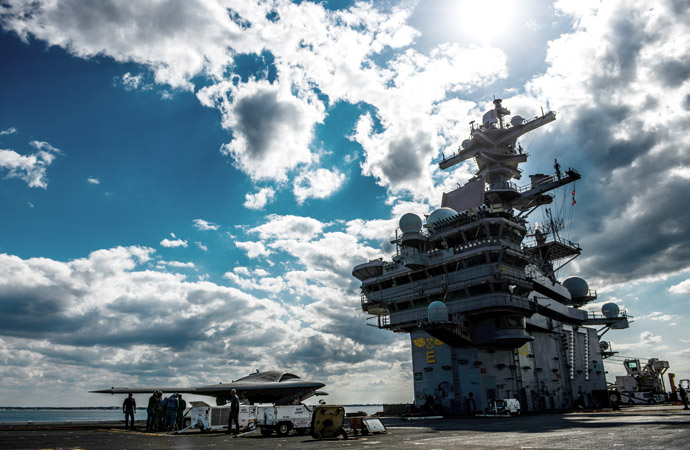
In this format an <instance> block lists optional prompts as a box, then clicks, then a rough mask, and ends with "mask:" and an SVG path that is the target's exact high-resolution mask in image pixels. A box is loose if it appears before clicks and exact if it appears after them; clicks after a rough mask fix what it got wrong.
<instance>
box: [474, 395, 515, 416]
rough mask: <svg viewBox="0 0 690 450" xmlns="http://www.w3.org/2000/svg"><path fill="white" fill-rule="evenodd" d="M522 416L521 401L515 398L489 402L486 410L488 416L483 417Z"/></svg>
mask: <svg viewBox="0 0 690 450" xmlns="http://www.w3.org/2000/svg"><path fill="white" fill-rule="evenodd" d="M519 414H520V401H519V400H518V399H515V398H506V399H504V400H491V399H490V400H489V406H488V407H487V408H486V414H482V415H483V416H487V417H488V416H493V417H499V416H506V417H510V416H517V415H519Z"/></svg>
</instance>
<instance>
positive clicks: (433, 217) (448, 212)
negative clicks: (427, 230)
mask: <svg viewBox="0 0 690 450" xmlns="http://www.w3.org/2000/svg"><path fill="white" fill-rule="evenodd" d="M457 213H458V212H457V211H456V210H454V209H453V208H446V207H445V206H444V207H443V208H439V209H437V210H436V211H434V212H432V213H431V214H429V218H428V219H426V226H427V227H430V226H432V225H433V224H435V223H437V222H440V221H441V220H443V219H447V218H449V217H453V216H455V215H457Z"/></svg>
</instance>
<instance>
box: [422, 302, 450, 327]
mask: <svg viewBox="0 0 690 450" xmlns="http://www.w3.org/2000/svg"><path fill="white" fill-rule="evenodd" d="M427 313H428V314H429V322H447V321H448V308H447V307H446V304H445V303H443V302H442V301H439V300H436V301H435V302H431V303H429V306H428V308H427Z"/></svg>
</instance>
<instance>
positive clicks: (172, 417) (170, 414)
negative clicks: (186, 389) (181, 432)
mask: <svg viewBox="0 0 690 450" xmlns="http://www.w3.org/2000/svg"><path fill="white" fill-rule="evenodd" d="M177 405H178V403H177V394H173V395H171V396H170V397H168V401H167V404H166V409H165V431H171V430H172V429H173V428H175V421H176V420H177Z"/></svg>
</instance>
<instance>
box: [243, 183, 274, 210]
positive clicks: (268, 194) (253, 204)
mask: <svg viewBox="0 0 690 450" xmlns="http://www.w3.org/2000/svg"><path fill="white" fill-rule="evenodd" d="M275 193H276V191H275V189H273V188H270V187H264V188H261V189H259V190H258V192H256V193H254V194H245V196H244V199H245V201H244V207H245V208H248V209H257V210H259V209H264V207H265V206H266V205H267V204H269V203H271V202H272V201H273V199H274V197H275Z"/></svg>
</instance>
